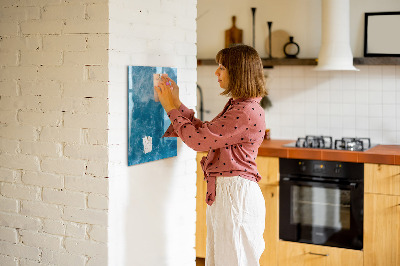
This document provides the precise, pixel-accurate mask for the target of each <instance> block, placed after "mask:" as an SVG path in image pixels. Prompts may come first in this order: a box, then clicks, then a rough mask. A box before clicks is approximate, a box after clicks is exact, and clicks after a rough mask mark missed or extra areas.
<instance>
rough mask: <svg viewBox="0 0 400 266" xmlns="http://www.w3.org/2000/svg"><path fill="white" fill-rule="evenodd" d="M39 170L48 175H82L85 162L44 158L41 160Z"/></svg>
mask: <svg viewBox="0 0 400 266" xmlns="http://www.w3.org/2000/svg"><path fill="white" fill-rule="evenodd" d="M41 169H42V171H43V172H49V173H56V174H67V175H83V173H84V172H85V161H82V160H75V159H64V158H60V159H52V158H45V159H43V160H42V164H41Z"/></svg>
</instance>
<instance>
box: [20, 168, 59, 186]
mask: <svg viewBox="0 0 400 266" xmlns="http://www.w3.org/2000/svg"><path fill="white" fill-rule="evenodd" d="M22 182H23V183H24V184H27V185H34V186H41V187H48V188H63V187H64V178H63V176H62V175H57V174H49V173H42V172H32V171H25V172H24V173H23V174H22Z"/></svg>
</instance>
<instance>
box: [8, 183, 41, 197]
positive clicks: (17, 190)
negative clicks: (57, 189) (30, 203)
mask: <svg viewBox="0 0 400 266" xmlns="http://www.w3.org/2000/svg"><path fill="white" fill-rule="evenodd" d="M0 192H1V194H2V195H3V196H5V197H7V198H14V199H26V200H39V199H40V194H41V191H40V189H39V188H38V187H33V186H26V185H23V184H12V183H1V184H0Z"/></svg>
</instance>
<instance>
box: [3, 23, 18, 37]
mask: <svg viewBox="0 0 400 266" xmlns="http://www.w3.org/2000/svg"><path fill="white" fill-rule="evenodd" d="M0 35H1V36H16V35H18V24H17V23H15V22H0Z"/></svg>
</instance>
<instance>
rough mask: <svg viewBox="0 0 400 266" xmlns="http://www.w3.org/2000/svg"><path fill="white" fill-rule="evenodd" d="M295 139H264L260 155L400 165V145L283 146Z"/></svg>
mask: <svg viewBox="0 0 400 266" xmlns="http://www.w3.org/2000/svg"><path fill="white" fill-rule="evenodd" d="M292 142H295V140H264V142H263V143H262V144H261V146H260V148H259V149H258V155H259V156H267V157H279V158H293V159H309V160H325V161H341V162H356V163H376V164H391V165H400V145H377V146H374V147H372V148H371V149H369V150H367V151H363V152H361V151H346V150H325V149H312V148H295V147H293V148H292V147H283V145H285V144H289V143H292Z"/></svg>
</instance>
